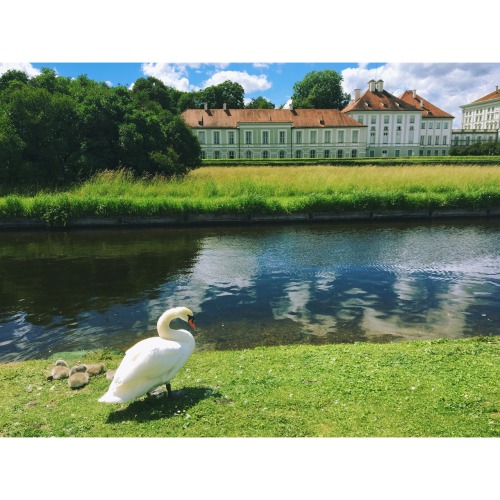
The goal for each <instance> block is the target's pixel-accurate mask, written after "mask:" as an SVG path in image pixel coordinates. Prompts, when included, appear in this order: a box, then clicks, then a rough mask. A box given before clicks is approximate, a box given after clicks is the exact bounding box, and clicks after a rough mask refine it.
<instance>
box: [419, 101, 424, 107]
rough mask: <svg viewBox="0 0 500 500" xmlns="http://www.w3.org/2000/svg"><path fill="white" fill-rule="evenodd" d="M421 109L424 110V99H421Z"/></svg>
mask: <svg viewBox="0 0 500 500" xmlns="http://www.w3.org/2000/svg"><path fill="white" fill-rule="evenodd" d="M420 107H421V108H423V107H424V100H423V99H420Z"/></svg>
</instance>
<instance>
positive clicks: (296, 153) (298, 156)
mask: <svg viewBox="0 0 500 500" xmlns="http://www.w3.org/2000/svg"><path fill="white" fill-rule="evenodd" d="M295 158H302V151H301V150H300V149H297V151H295Z"/></svg>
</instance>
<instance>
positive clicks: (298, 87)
mask: <svg viewBox="0 0 500 500" xmlns="http://www.w3.org/2000/svg"><path fill="white" fill-rule="evenodd" d="M341 83H342V76H341V75H339V74H338V73H337V72H336V71H334V70H331V69H325V70H323V71H311V72H309V73H307V75H306V76H305V77H304V79H303V80H301V81H300V82H297V83H295V84H294V86H293V92H294V93H293V95H292V103H293V107H294V108H316V109H342V108H344V107H345V106H347V104H348V103H349V101H350V99H351V96H350V95H349V94H346V93H344V92H343V90H342V85H341Z"/></svg>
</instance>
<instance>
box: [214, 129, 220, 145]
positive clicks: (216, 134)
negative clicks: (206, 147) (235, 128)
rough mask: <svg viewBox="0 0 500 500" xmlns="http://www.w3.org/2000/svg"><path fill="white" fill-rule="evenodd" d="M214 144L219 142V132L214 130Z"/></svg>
mask: <svg viewBox="0 0 500 500" xmlns="http://www.w3.org/2000/svg"><path fill="white" fill-rule="evenodd" d="M214 144H220V132H218V131H216V132H214Z"/></svg>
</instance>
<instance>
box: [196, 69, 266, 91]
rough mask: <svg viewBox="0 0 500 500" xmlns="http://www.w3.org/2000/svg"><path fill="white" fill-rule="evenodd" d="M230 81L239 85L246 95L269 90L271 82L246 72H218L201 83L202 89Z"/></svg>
mask: <svg viewBox="0 0 500 500" xmlns="http://www.w3.org/2000/svg"><path fill="white" fill-rule="evenodd" d="M226 80H230V81H232V82H236V83H239V84H240V85H241V86H242V87H243V89H244V90H245V93H246V94H251V93H252V92H263V91H265V90H268V89H270V88H271V82H269V81H268V80H267V76H266V75H250V74H249V73H247V72H246V71H218V72H217V73H214V74H213V75H212V76H211V77H210V78H209V79H208V80H206V81H205V82H203V87H204V88H205V87H210V86H212V85H219V84H220V83H223V82H225V81H226Z"/></svg>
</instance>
